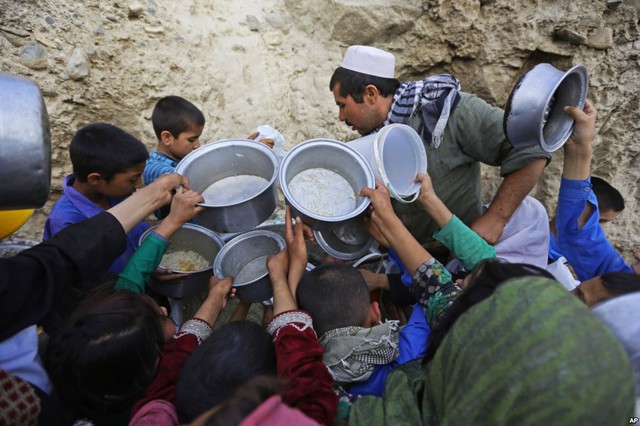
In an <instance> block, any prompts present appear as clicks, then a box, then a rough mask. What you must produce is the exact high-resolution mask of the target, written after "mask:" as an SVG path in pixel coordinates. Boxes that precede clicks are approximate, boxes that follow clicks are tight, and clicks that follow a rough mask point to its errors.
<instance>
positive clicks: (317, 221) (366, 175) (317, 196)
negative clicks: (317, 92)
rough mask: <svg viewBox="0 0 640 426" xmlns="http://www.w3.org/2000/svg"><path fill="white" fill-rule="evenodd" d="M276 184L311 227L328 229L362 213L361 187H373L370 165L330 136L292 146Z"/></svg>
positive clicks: (365, 202) (366, 203)
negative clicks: (329, 137)
mask: <svg viewBox="0 0 640 426" xmlns="http://www.w3.org/2000/svg"><path fill="white" fill-rule="evenodd" d="M279 181H280V188H281V189H282V192H283V193H284V197H285V199H286V201H287V203H289V204H290V205H291V208H292V213H293V215H294V217H295V216H300V218H301V219H302V220H303V222H304V223H306V224H307V225H309V226H311V227H312V228H313V229H314V230H329V229H332V228H336V227H339V226H340V225H341V224H343V223H344V222H346V221H348V220H350V219H352V218H354V217H357V216H358V215H360V214H362V213H363V212H364V211H365V210H366V208H367V207H368V206H369V202H370V200H369V198H368V197H361V196H360V195H359V193H360V190H361V189H362V188H364V187H369V188H375V178H374V174H373V171H372V170H371V167H370V166H369V164H368V163H367V161H366V160H365V159H364V157H363V156H362V155H361V154H359V153H358V152H357V151H355V150H354V149H352V148H350V147H349V146H348V145H347V144H344V143H342V142H339V141H336V140H332V139H311V140H308V141H305V142H302V143H300V144H298V145H296V146H294V147H293V148H292V149H291V150H290V151H289V152H288V153H287V155H286V156H285V158H284V160H283V161H282V164H281V166H280V172H279Z"/></svg>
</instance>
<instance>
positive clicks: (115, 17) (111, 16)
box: [105, 15, 118, 22]
mask: <svg viewBox="0 0 640 426" xmlns="http://www.w3.org/2000/svg"><path fill="white" fill-rule="evenodd" d="M105 18H107V20H109V21H111V22H118V17H117V16H115V15H107V16H105Z"/></svg>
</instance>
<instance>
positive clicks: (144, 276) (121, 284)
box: [115, 232, 169, 293]
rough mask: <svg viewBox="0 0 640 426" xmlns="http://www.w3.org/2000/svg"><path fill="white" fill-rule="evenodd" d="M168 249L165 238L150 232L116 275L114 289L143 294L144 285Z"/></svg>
mask: <svg viewBox="0 0 640 426" xmlns="http://www.w3.org/2000/svg"><path fill="white" fill-rule="evenodd" d="M168 247H169V241H168V240H167V239H166V238H163V237H162V236H160V235H158V234H156V233H155V232H151V233H150V234H149V235H148V236H147V237H146V238H145V239H144V241H142V244H140V247H138V249H137V250H136V251H135V252H134V253H133V255H132V256H131V258H130V259H129V262H127V265H126V266H125V267H124V269H123V270H122V272H120V275H118V281H116V286H115V289H116V290H118V291H122V290H128V291H132V292H134V293H144V286H145V284H146V283H147V281H149V278H151V274H153V273H154V272H155V270H156V269H157V268H158V266H159V265H160V261H161V260H162V256H164V253H165V252H166V251H167V248H168Z"/></svg>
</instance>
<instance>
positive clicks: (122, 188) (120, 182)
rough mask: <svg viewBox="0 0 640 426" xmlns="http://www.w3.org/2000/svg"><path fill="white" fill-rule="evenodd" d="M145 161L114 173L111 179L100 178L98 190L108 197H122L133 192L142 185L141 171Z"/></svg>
mask: <svg viewBox="0 0 640 426" xmlns="http://www.w3.org/2000/svg"><path fill="white" fill-rule="evenodd" d="M144 166H145V163H140V164H136V165H135V166H133V167H131V168H128V169H127V170H125V171H124V172H120V173H116V174H115V175H114V176H113V177H112V178H111V180H109V181H106V180H104V179H102V180H101V181H100V183H99V191H100V193H101V194H102V195H104V196H105V197H109V198H124V197H128V196H129V195H131V194H133V193H134V192H135V190H136V189H138V188H140V187H141V186H142V172H143V171H144Z"/></svg>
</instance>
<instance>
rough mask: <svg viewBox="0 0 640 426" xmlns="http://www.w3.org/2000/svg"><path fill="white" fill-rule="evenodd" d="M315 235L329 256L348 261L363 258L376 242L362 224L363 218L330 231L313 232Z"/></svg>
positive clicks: (355, 219)
mask: <svg viewBox="0 0 640 426" xmlns="http://www.w3.org/2000/svg"><path fill="white" fill-rule="evenodd" d="M313 235H314V237H315V239H316V242H317V243H318V245H319V246H320V247H321V248H322V250H324V251H325V252H326V253H327V254H329V255H331V256H333V257H335V258H336V259H340V260H346V261H352V260H357V259H359V258H361V257H362V256H364V255H365V254H367V253H368V252H369V249H370V248H371V247H372V246H373V244H374V242H375V241H374V239H373V238H372V237H371V236H370V235H369V233H368V232H367V230H366V229H365V227H364V225H363V224H362V217H361V216H358V217H355V218H353V219H351V220H348V221H346V222H344V223H343V224H342V225H340V226H338V227H335V228H333V229H330V230H325V231H313Z"/></svg>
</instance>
